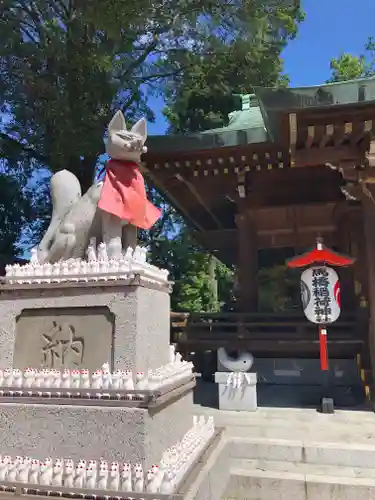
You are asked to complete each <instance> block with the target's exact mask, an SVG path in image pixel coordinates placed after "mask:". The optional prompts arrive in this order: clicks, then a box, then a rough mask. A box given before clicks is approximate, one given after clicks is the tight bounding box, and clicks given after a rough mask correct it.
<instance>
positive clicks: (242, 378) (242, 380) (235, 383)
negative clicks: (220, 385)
mask: <svg viewBox="0 0 375 500" xmlns="http://www.w3.org/2000/svg"><path fill="white" fill-rule="evenodd" d="M243 385H251V379H250V375H249V374H248V373H245V372H231V373H229V375H228V378H227V383H226V384H225V386H226V387H231V388H232V389H240V388H241V387H242V386H243Z"/></svg>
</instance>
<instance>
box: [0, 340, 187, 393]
mask: <svg viewBox="0 0 375 500" xmlns="http://www.w3.org/2000/svg"><path fill="white" fill-rule="evenodd" d="M169 354H170V357H169V359H170V362H169V363H168V364H167V365H164V366H162V367H160V368H158V369H156V370H155V371H152V370H149V372H148V374H147V375H146V374H145V373H144V372H137V373H136V375H135V377H134V378H133V372H132V371H131V370H115V371H114V372H111V371H110V368H109V364H108V363H104V364H103V366H102V368H101V369H100V370H96V371H95V372H93V373H90V371H89V370H86V369H82V370H68V369H65V370H63V371H60V370H54V369H52V370H50V369H41V370H39V369H35V368H26V369H25V370H24V371H21V370H19V369H11V368H6V369H5V370H1V369H0V387H2V389H0V394H1V393H2V394H3V395H4V393H5V394H7V393H10V394H15V395H18V394H19V395H25V396H33V395H36V396H44V395H46V394H48V390H51V389H55V390H58V391H57V392H56V391H54V395H56V396H57V397H71V396H75V395H79V396H80V397H93V398H95V397H97V398H101V397H103V396H105V392H103V391H119V394H117V393H116V397H118V398H119V399H128V400H132V399H137V397H138V398H141V399H142V397H143V394H142V391H157V390H162V389H163V388H165V387H168V386H170V385H174V384H177V383H178V382H179V381H180V380H181V381H182V380H184V379H187V378H188V377H189V376H190V377H191V376H192V369H193V363H191V362H187V361H183V360H182V358H181V355H180V354H179V353H175V349H174V346H172V345H171V346H170V347H169ZM4 389H5V390H4ZM90 389H95V390H97V391H98V392H97V393H95V394H91V393H85V392H83V391H82V390H90ZM127 391H135V394H134V392H132V393H128V394H127ZM137 391H140V393H137ZM49 395H50V394H49Z"/></svg>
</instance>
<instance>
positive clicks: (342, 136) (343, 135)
mask: <svg viewBox="0 0 375 500" xmlns="http://www.w3.org/2000/svg"><path fill="white" fill-rule="evenodd" d="M336 132H337V134H336V136H335V146H341V145H342V144H343V143H344V142H345V141H347V140H348V139H349V138H350V136H351V134H352V132H353V123H352V122H346V123H345V124H344V127H343V128H342V129H341V130H339V129H338V128H336Z"/></svg>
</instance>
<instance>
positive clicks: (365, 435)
mask: <svg viewBox="0 0 375 500" xmlns="http://www.w3.org/2000/svg"><path fill="white" fill-rule="evenodd" d="M194 412H196V413H197V414H203V415H206V414H210V415H213V416H214V418H215V423H216V425H218V426H221V427H226V428H227V429H228V431H229V432H230V434H231V435H233V436H248V437H264V438H275V439H279V438H280V439H282V438H290V439H298V440H303V441H322V442H348V441H349V442H354V443H356V442H360V443H367V442H369V441H370V440H371V439H374V440H375V415H374V414H373V413H372V412H364V411H361V412H355V411H353V412H349V411H348V412H336V413H335V414H333V415H322V414H319V413H317V412H316V411H313V410H301V411H299V410H284V409H279V408H277V409H275V408H272V409H271V408H270V409H258V410H257V411H256V412H252V413H246V412H230V411H221V410H217V409H213V408H203V407H199V406H197V405H195V407H194Z"/></svg>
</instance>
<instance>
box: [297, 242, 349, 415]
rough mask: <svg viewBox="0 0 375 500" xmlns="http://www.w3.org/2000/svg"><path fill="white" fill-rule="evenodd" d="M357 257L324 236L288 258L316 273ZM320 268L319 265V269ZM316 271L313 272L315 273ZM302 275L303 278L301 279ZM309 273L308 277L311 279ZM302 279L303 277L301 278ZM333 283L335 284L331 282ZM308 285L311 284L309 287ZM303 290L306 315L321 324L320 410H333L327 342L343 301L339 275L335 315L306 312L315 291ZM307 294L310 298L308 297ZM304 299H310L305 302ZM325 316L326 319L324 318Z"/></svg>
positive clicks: (335, 286) (346, 264)
mask: <svg viewBox="0 0 375 500" xmlns="http://www.w3.org/2000/svg"><path fill="white" fill-rule="evenodd" d="M353 262H354V259H353V258H351V257H348V256H345V255H342V254H341V255H340V254H338V253H336V252H334V251H333V250H331V249H330V248H327V247H325V246H324V244H323V238H321V237H318V238H316V246H315V248H314V249H313V250H310V251H308V252H306V253H304V254H302V255H299V256H297V257H294V258H292V259H289V260H288V261H287V265H288V267H290V268H292V269H296V268H305V269H306V271H304V273H305V272H308V269H311V271H312V273H314V269H316V268H324V269H325V271H326V273H328V271H329V272H335V271H334V270H332V269H331V268H330V267H327V266H335V267H336V266H338V267H346V266H350V265H352V264H353ZM318 270H319V269H318ZM304 273H302V276H303V275H304ZM313 275H314V274H312V276H313ZM302 276H301V280H302ZM312 276H310V278H309V279H312ZM301 283H302V281H301ZM331 286H332V285H331ZM307 288H308V287H307ZM301 293H302V302H303V307H304V312H305V316H306V317H307V319H308V320H309V321H311V322H313V323H317V324H318V333H319V356H320V370H321V375H322V397H321V406H320V411H321V412H322V413H334V402H333V398H332V397H330V396H329V393H330V392H331V391H330V371H329V356H328V342H327V324H329V323H331V322H332V321H336V320H337V319H338V317H339V315H340V311H341V305H340V283H339V278H338V276H337V275H336V284H335V285H334V286H333V289H332V290H331V293H333V301H334V303H335V304H336V306H335V307H336V313H335V317H334V319H333V318H332V317H329V316H328V314H326V315H323V316H322V315H321V314H319V316H320V319H318V318H315V319H314V318H312V317H310V316H311V312H310V313H309V314H307V312H306V311H308V306H309V304H311V300H312V297H313V294H311V293H310V292H309V291H308V293H307V295H306V296H305V294H304V292H303V288H301ZM306 297H308V298H306ZM304 300H307V302H306V303H304ZM322 320H323V322H321V321H322Z"/></svg>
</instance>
